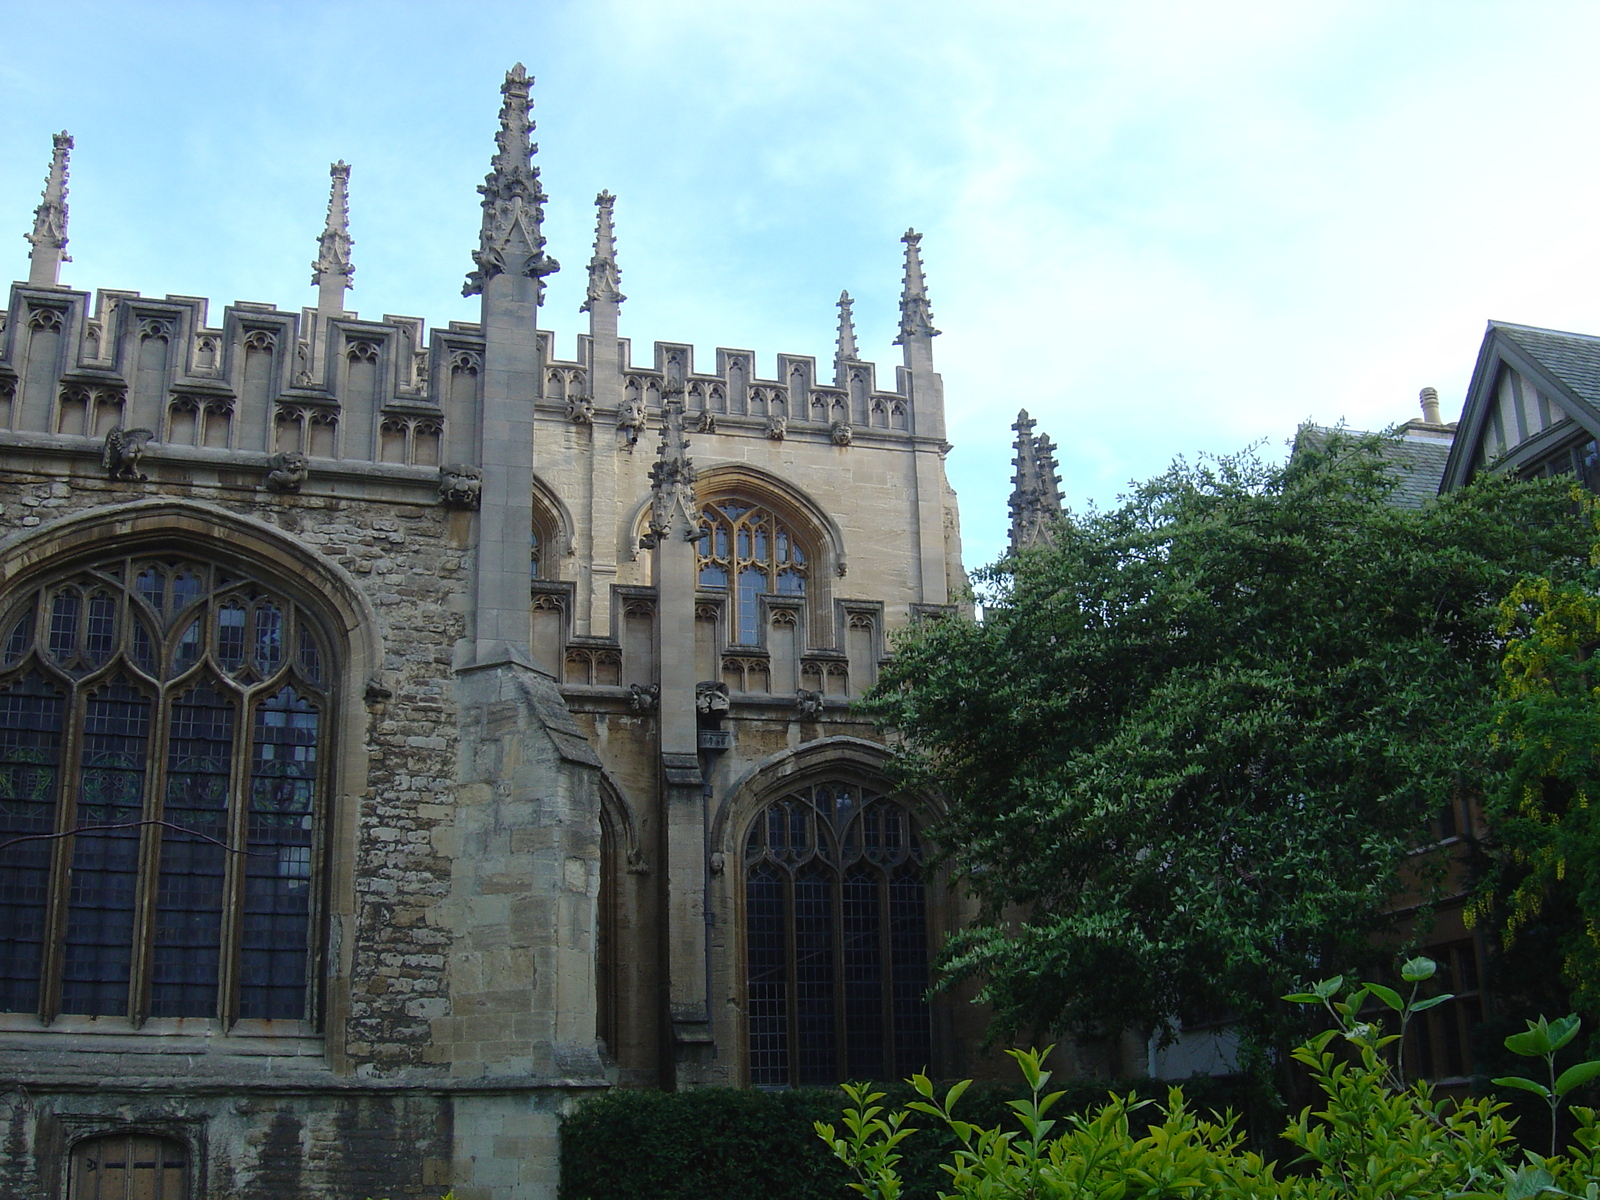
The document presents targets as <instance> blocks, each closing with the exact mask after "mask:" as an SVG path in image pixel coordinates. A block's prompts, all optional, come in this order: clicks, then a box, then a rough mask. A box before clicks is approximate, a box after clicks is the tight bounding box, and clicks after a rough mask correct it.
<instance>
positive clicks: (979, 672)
mask: <svg viewBox="0 0 1600 1200" xmlns="http://www.w3.org/2000/svg"><path fill="white" fill-rule="evenodd" d="M1393 486H1394V476H1393V474H1392V467H1391V466H1390V465H1389V464H1388V461H1387V460H1386V457H1385V446H1384V443H1383V441H1382V440H1381V439H1374V438H1358V437H1355V436H1350V435H1343V434H1336V435H1333V436H1331V437H1329V438H1327V439H1324V440H1323V441H1321V442H1320V443H1318V444H1311V443H1310V442H1306V443H1303V444H1302V445H1301V446H1300V447H1299V448H1298V449H1297V452H1296V453H1295V455H1293V456H1292V457H1291V459H1290V461H1289V462H1288V463H1287V464H1285V465H1274V464H1269V463H1264V462H1262V461H1260V460H1259V459H1258V458H1257V457H1255V456H1254V455H1251V454H1248V453H1247V454H1243V455H1239V456H1235V457H1228V458H1222V459H1218V460H1215V461H1212V462H1208V463H1204V464H1201V465H1185V464H1184V463H1182V462H1180V463H1178V464H1177V465H1175V466H1174V467H1173V468H1172V469H1171V470H1169V471H1168V472H1167V473H1166V474H1164V475H1162V476H1160V477H1159V478H1156V479H1154V480H1151V481H1150V482H1149V483H1146V484H1144V485H1143V486H1140V487H1138V488H1137V489H1136V490H1134V491H1133V492H1132V494H1131V495H1129V496H1128V497H1126V498H1125V499H1124V500H1123V502H1122V503H1120V504H1119V505H1118V506H1117V507H1116V508H1113V509H1110V510H1108V511H1105V512H1090V513H1089V514H1087V515H1083V516H1075V515H1069V516H1068V517H1066V518H1065V519H1064V520H1063V521H1062V522H1061V523H1060V524H1059V526H1058V527H1057V529H1056V531H1055V545H1054V547H1053V548H1051V549H1044V550H1037V551H1029V552H1025V553H1023V554H1020V555H1017V556H1013V557H1010V558H1008V559H1006V560H1003V561H1002V562H1001V563H999V564H998V565H996V566H994V567H992V568H989V569H988V570H986V571H984V572H982V573H981V574H980V576H979V581H978V582H979V588H980V597H981V598H982V599H983V600H984V601H985V607H984V619H983V620H982V621H981V622H975V621H967V620H956V619H952V620H945V621H936V622H928V623H924V624H922V625H920V626H919V627H917V628H916V629H914V630H912V631H910V632H909V633H908V634H907V635H906V636H904V637H903V638H901V640H900V641H899V642H898V643H897V646H896V652H895V656H894V659H893V662H892V663H891V664H890V665H889V666H888V667H887V669H886V671H885V673H884V677H883V679H882V680H881V682H880V684H879V686H878V688H877V689H876V691H875V692H874V694H873V695H872V696H871V697H870V698H869V703H868V707H869V709H870V710H871V711H872V712H874V714H875V715H876V716H877V717H878V718H879V719H880V720H881V721H883V722H884V723H885V724H887V725H889V726H891V727H893V728H894V729H896V730H898V732H899V735H900V736H901V738H902V739H903V741H904V745H905V748H906V751H907V754H906V758H905V766H904V769H905V770H906V772H907V775H908V782H913V783H917V784H922V785H927V786H932V787H934V788H937V789H938V790H940V791H942V793H943V794H944V795H945V796H946V797H947V798H948V800H949V802H950V803H949V810H948V815H947V816H945V817H944V818H943V819H942V820H941V821H940V823H939V825H938V827H937V828H936V829H935V830H934V831H933V832H934V836H935V838H936V839H937V841H938V843H939V845H941V846H942V847H944V850H945V853H946V855H947V857H948V860H949V862H950V864H951V865H952V866H953V868H954V869H955V870H956V872H957V874H958V876H959V877H961V878H962V879H963V880H964V882H965V884H966V886H968V887H970V888H971V890H972V891H973V892H974V893H975V895H976V896H977V897H978V899H979V900H980V901H981V909H982V913H981V916H980V918H979V919H978V920H977V921H976V922H975V923H974V924H972V925H971V926H969V927H968V928H966V929H964V930H962V931H961V932H959V933H958V934H956V935H955V936H954V937H953V938H952V939H951V941H950V943H949V944H948V946H947V948H946V950H945V952H944V954H943V958H942V964H941V965H942V968H943V973H944V978H945V979H946V980H947V981H958V980H965V979H973V980H977V981H978V982H979V983H980V984H981V998H982V999H983V1000H985V1001H986V1002H988V1003H989V1004H990V1005H991V1006H992V1008H993V1012H994V1014H995V1020H996V1025H995V1032H996V1033H997V1034H1000V1035H1017V1034H1024V1035H1029V1036H1037V1035H1039V1034H1040V1033H1042V1032H1043V1031H1046V1030H1055V1031H1064V1032H1074V1033H1089V1034H1093V1033H1096V1032H1102V1033H1111V1032H1114V1031H1120V1030H1126V1029H1130V1028H1131V1029H1134V1030H1137V1031H1139V1032H1141V1033H1144V1032H1159V1031H1161V1030H1163V1029H1167V1028H1171V1027H1172V1025H1173V1024H1174V1023H1175V1022H1177V1021H1178V1020H1180V1019H1182V1018H1183V1017H1184V1016H1186V1015H1188V1016H1192V1015H1194V1014H1198V1013H1220V1012H1231V1013H1237V1014H1240V1016H1241V1019H1242V1021H1243V1031H1244V1032H1245V1033H1246V1034H1247V1035H1248V1036H1249V1037H1251V1038H1252V1039H1253V1040H1254V1043H1255V1044H1257V1045H1260V1044H1263V1043H1266V1042H1268V1041H1278V1042H1279V1045H1280V1046H1282V1047H1283V1048H1285V1049H1286V1048H1287V1046H1288V1045H1289V1044H1292V1043H1287V1042H1283V1041H1281V1040H1280V1039H1282V1038H1283V1037H1286V1036H1292V1034H1291V1030H1290V1029H1289V1028H1287V1027H1284V1026H1274V1024H1273V1021H1274V1019H1275V1018H1274V1013H1276V1014H1278V1017H1279V1018H1281V1017H1282V1016H1283V1014H1284V1013H1285V1010H1284V1009H1283V1008H1282V1007H1276V1006H1275V1005H1274V1003H1273V997H1275V995H1276V990H1275V988H1276V984H1277V981H1279V980H1282V979H1285V978H1309V977H1315V976H1318V975H1326V974H1328V973H1329V972H1330V971H1332V970H1341V969H1344V968H1345V967H1347V966H1356V965H1361V964H1363V963H1365V962H1369V961H1370V958H1371V954H1372V942H1371V935H1372V934H1373V933H1374V932H1375V931H1376V930H1378V929H1379V928H1380V927H1381V926H1382V925H1383V923H1384V915H1383V914H1384V908H1385V905H1386V902H1387V901H1389V899H1390V898H1391V896H1392V895H1393V893H1394V891H1395V887H1396V874H1395V872H1396V868H1397V864H1399V862H1400V861H1401V860H1402V858H1403V857H1404V856H1405V855H1406V853H1407V851H1408V850H1409V849H1411V848H1412V847H1413V846H1415V845H1416V844H1417V843H1418V841H1419V838H1420V837H1421V835H1422V833H1423V831H1424V829H1425V827H1426V824H1427V821H1428V818H1429V816H1430V815H1431V814H1432V813H1434V812H1435V811H1436V810H1438V809H1439V807H1440V806H1441V805H1442V804H1443V803H1444V802H1445V801H1446V800H1447V799H1448V798H1449V797H1451V796H1452V795H1453V794H1454V793H1456V791H1457V790H1458V789H1461V788H1476V787H1479V786H1480V785H1481V784H1482V781H1483V780H1484V779H1485V778H1486V777H1487V776H1489V775H1490V774H1492V773H1493V772H1494V770H1495V769H1496V768H1495V765H1494V763H1493V762H1492V761H1491V757H1492V753H1493V751H1492V747H1491V746H1490V739H1489V737H1488V732H1487V731H1488V727H1489V724H1490V721H1491V714H1492V710H1493V706H1494V703H1495V687H1496V678H1497V671H1498V662H1499V659H1500V653H1501V645H1502V641H1501V635H1500V633H1499V632H1498V629H1497V604H1498V602H1499V600H1500V598H1501V597H1503V596H1505V595H1506V594H1507V592H1508V591H1509V589H1510V588H1511V587H1512V586H1513V585H1514V584H1515V582H1516V581H1517V580H1518V579H1520V578H1522V577H1524V576H1526V575H1529V574H1533V573H1544V574H1553V575H1554V576H1555V577H1561V576H1563V575H1565V574H1569V573H1571V572H1573V571H1576V570H1578V569H1579V568H1581V566H1582V564H1583V563H1584V561H1585V554H1586V541H1585V537H1584V532H1583V526H1582V522H1581V521H1580V520H1579V519H1578V518H1577V516H1576V515H1575V513H1574V511H1573V506H1572V504H1571V501H1570V499H1569V497H1568V493H1567V489H1566V488H1565V487H1564V486H1562V485H1559V484H1552V483H1548V482H1526V483H1522V482H1510V481H1507V480H1504V479H1485V480H1483V481H1481V482H1479V483H1477V484H1475V485H1473V486H1472V487H1470V488H1468V489H1465V490H1463V491H1461V492H1458V493H1455V494H1453V495H1450V496H1447V497H1444V498H1442V499H1441V500H1439V501H1438V502H1437V503H1430V504H1429V505H1427V506H1426V507H1424V508H1423V509H1422V510H1421V511H1412V510H1403V509H1399V508H1396V507H1394V506H1393V505H1391V504H1390V503H1389V502H1388V500H1389V496H1390V493H1391V491H1392V489H1393Z"/></svg>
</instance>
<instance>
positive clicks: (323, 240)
mask: <svg viewBox="0 0 1600 1200" xmlns="http://www.w3.org/2000/svg"><path fill="white" fill-rule="evenodd" d="M328 178H329V180H330V181H331V182H330V184H329V187H328V219H327V220H326V221H325V222H324V223H323V226H322V236H321V237H319V238H318V239H317V260H316V262H314V263H312V264H311V282H312V284H313V286H315V287H316V288H317V311H318V312H319V313H323V314H331V315H334V316H337V315H338V314H339V313H341V312H343V311H344V293H345V289H346V288H350V287H354V286H355V284H354V283H352V282H351V279H352V278H353V277H354V276H355V273H356V269H355V267H354V266H352V265H351V263H350V247H351V246H352V245H354V243H353V242H352V241H351V239H350V167H349V164H348V163H346V162H345V161H344V160H343V159H340V160H339V161H338V162H336V163H330V164H328Z"/></svg>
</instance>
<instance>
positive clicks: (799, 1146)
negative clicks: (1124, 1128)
mask: <svg viewBox="0 0 1600 1200" xmlns="http://www.w3.org/2000/svg"><path fill="white" fill-rule="evenodd" d="M1108 1087H1117V1088H1118V1090H1122V1091H1126V1090H1132V1089H1134V1088H1138V1089H1141V1094H1145V1095H1156V1094H1159V1095H1161V1096H1165V1095H1166V1089H1165V1087H1164V1086H1161V1087H1159V1092H1158V1091H1157V1090H1156V1088H1155V1087H1154V1086H1153V1085H1152V1084H1151V1083H1150V1081H1149V1080H1140V1081H1138V1082H1137V1083H1136V1084H1127V1085H1120V1084H1117V1085H1114V1084H1108V1083H1107V1082H1106V1081H1103V1080H1101V1081H1096V1080H1076V1081H1074V1082H1073V1083H1071V1084H1070V1085H1068V1090H1067V1092H1066V1094H1065V1095H1064V1097H1063V1099H1062V1100H1061V1101H1060V1102H1059V1104H1058V1108H1059V1109H1060V1110H1061V1111H1068V1110H1077V1109H1088V1108H1090V1107H1092V1106H1095V1105H1098V1104H1100V1103H1102V1102H1103V1101H1104V1100H1105V1096H1106V1091H1107V1089H1108ZM880 1090H881V1091H883V1092H884V1093H885V1094H887V1095H888V1096H889V1097H891V1098H892V1101H893V1102H894V1103H896V1104H904V1103H906V1102H909V1101H912V1100H915V1099H917V1095H916V1092H915V1091H913V1090H912V1088H911V1086H910V1085H909V1084H891V1085H886V1086H884V1087H883V1088H881V1089H880ZM1024 1094H1025V1093H1024V1092H1023V1091H1022V1090H1021V1089H1019V1088H1018V1087H1016V1086H1014V1085H999V1084H979V1085H976V1086H974V1087H973V1088H971V1089H970V1090H969V1091H968V1092H967V1095H966V1099H965V1100H964V1101H963V1104H964V1106H965V1107H964V1114H966V1115H970V1117H971V1119H973V1120H977V1121H983V1122H987V1123H991V1124H999V1123H1000V1122H1001V1121H1004V1120H1005V1119H1006V1118H1007V1115H1008V1114H1009V1113H1010V1112H1011V1111H1012V1110H1011V1107H1010V1104H1011V1101H1013V1100H1016V1099H1017V1098H1018V1097H1020V1096H1022V1095H1024ZM1191 1096H1192V1098H1193V1100H1194V1102H1195V1103H1199V1104H1203V1105H1206V1106H1209V1107H1216V1108H1223V1107H1226V1106H1229V1105H1232V1106H1235V1107H1238V1106H1240V1105H1241V1104H1242V1103H1243V1101H1244V1093H1243V1092H1242V1091H1241V1090H1240V1087H1239V1086H1238V1085H1236V1084H1234V1083H1233V1082H1231V1081H1227V1080H1210V1079H1198V1080H1195V1081H1194V1083H1193V1084H1192V1085H1191ZM843 1101H844V1093H843V1092H842V1091H840V1090H839V1089H837V1088H801V1089H794V1090H788V1091H781V1092H759V1091H735V1090H733V1089H730V1088H704V1089H700V1090H698V1091H690V1092H676V1093H667V1092H644V1091H623V1090H616V1091H612V1092H608V1093H606V1094H604V1095H601V1096H596V1097H594V1098H593V1099H590V1100H587V1101H585V1102H584V1103H582V1104H580V1105H579V1106H578V1107H577V1109H576V1110H575V1111H574V1112H573V1113H572V1114H571V1115H569V1116H567V1117H565V1118H564V1119H563V1120H562V1123H561V1196H562V1198H563V1200H753V1198H759V1200H839V1198H840V1197H842V1196H846V1195H849V1194H850V1193H849V1192H848V1190H847V1187H846V1185H847V1184H848V1182H849V1181H850V1179H851V1175H850V1172H849V1171H848V1170H847V1169H846V1167H845V1166H844V1164H842V1163H840V1162H839V1161H838V1160H837V1159H836V1158H835V1157H834V1156H833V1155H832V1154H831V1153H830V1152H829V1150H828V1148H827V1147H826V1146H824V1145H823V1144H822V1143H821V1142H819V1141H818V1140H817V1137H816V1134H815V1133H814V1132H813V1128H814V1126H815V1124H816V1122H817V1121H819V1120H822V1121H826V1120H832V1119H834V1118H836V1117H837V1116H838V1113H839V1107H840V1105H841V1103H843ZM1146 1115H1150V1116H1154V1115H1155V1113H1154V1110H1153V1109H1148V1110H1146V1109H1141V1110H1139V1112H1138V1113H1137V1114H1136V1115H1135V1116H1134V1118H1133V1120H1134V1122H1135V1128H1138V1129H1142V1128H1143V1125H1142V1124H1140V1118H1141V1117H1144V1116H1146ZM958 1145H959V1142H958V1141H957V1139H956V1137H955V1135H954V1134H953V1133H951V1132H950V1131H949V1130H947V1129H940V1130H929V1131H927V1132H926V1133H923V1134H920V1135H919V1136H918V1137H917V1138H916V1139H913V1142H912V1143H911V1144H908V1145H907V1146H905V1147H904V1148H903V1151H902V1153H903V1161H902V1163H901V1167H900V1170H901V1173H902V1175H903V1176H904V1177H905V1180H906V1184H905V1190H904V1191H903V1193H902V1195H903V1197H904V1200H934V1197H935V1196H936V1195H937V1194H938V1189H939V1187H940V1185H941V1183H942V1181H943V1180H944V1175H943V1174H942V1173H941V1171H940V1170H939V1165H940V1164H941V1163H943V1162H945V1161H947V1160H948V1159H949V1157H950V1155H951V1153H953V1152H954V1151H955V1149H956V1148H957V1146H958Z"/></svg>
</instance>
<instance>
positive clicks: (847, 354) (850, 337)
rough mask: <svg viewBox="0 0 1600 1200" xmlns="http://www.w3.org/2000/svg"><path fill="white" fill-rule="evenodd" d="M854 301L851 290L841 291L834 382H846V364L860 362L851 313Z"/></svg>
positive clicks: (834, 360) (854, 324)
mask: <svg viewBox="0 0 1600 1200" xmlns="http://www.w3.org/2000/svg"><path fill="white" fill-rule="evenodd" d="M852 303H854V302H853V301H852V300H851V299H850V293H849V292H840V293H839V303H838V308H839V343H838V349H837V350H835V351H834V354H833V365H834V382H835V383H837V384H841V385H842V384H843V383H844V364H845V363H847V362H859V361H860V359H859V357H858V356H859V355H860V353H861V352H860V351H859V350H857V349H856V323H855V319H854V317H853V316H852V315H851V312H850V306H851V304H852Z"/></svg>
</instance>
